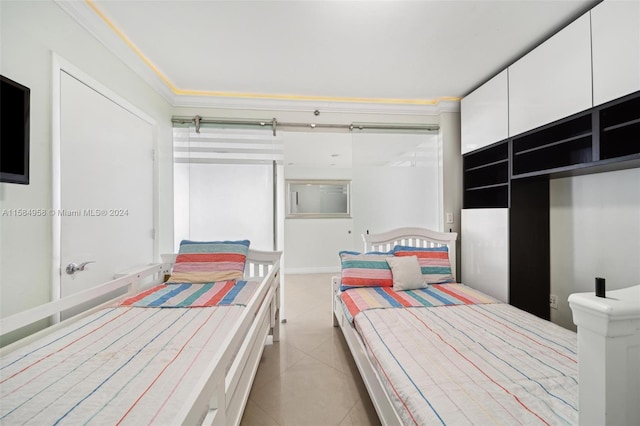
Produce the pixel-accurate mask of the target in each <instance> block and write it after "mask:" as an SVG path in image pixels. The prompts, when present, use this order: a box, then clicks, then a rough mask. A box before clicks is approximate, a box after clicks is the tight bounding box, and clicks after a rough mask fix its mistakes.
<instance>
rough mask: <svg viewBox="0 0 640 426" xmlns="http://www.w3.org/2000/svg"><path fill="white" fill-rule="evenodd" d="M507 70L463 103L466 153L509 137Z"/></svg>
mask: <svg viewBox="0 0 640 426" xmlns="http://www.w3.org/2000/svg"><path fill="white" fill-rule="evenodd" d="M507 89H508V81H507V70H506V69H505V70H504V71H502V72H501V73H500V74H498V75H496V76H495V77H493V78H492V79H491V80H489V81H487V82H486V83H485V84H483V85H482V86H480V87H479V88H477V89H476V90H474V91H473V92H472V93H470V94H469V95H467V96H465V98H464V99H462V101H461V102H460V116H461V122H462V153H463V154H466V153H467V152H471V151H473V150H475V149H478V148H482V147H483V146H487V145H490V144H492V143H494V142H498V141H501V140H503V139H506V138H507V137H508V136H509V129H508V125H509V109H508V105H509V103H508V98H507V96H508V92H507Z"/></svg>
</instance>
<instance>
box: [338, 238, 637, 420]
mask: <svg viewBox="0 0 640 426" xmlns="http://www.w3.org/2000/svg"><path fill="white" fill-rule="evenodd" d="M362 237H363V239H364V249H365V251H388V250H390V249H392V248H393V247H394V246H395V245H408V246H414V247H434V246H442V245H446V246H448V247H449V259H450V262H451V269H452V272H453V273H454V277H455V268H456V238H457V234H456V233H442V232H436V231H430V230H427V229H421V228H400V229H396V230H393V231H389V232H384V233H381V234H375V235H363V236H362ZM332 284H333V285H332V290H333V293H332V306H333V325H334V326H338V325H339V326H340V328H341V329H342V332H343V334H344V337H345V340H346V341H347V344H348V346H349V349H350V350H351V354H352V355H353V359H354V361H355V362H356V365H357V366H358V370H360V374H361V376H362V380H363V381H364V383H365V386H366V387H367V390H368V392H369V396H370V397H371V401H372V402H373V405H374V407H375V409H376V412H377V413H378V417H379V418H380V420H381V422H382V424H384V425H399V424H402V421H401V420H400V417H399V416H398V414H397V412H396V411H395V409H394V407H393V405H392V403H391V399H390V398H389V395H388V394H387V392H386V390H385V388H384V386H383V385H382V382H381V381H380V378H379V376H378V373H377V371H376V369H375V368H374V367H373V365H372V364H371V361H370V360H369V357H368V356H367V349H366V348H365V346H364V343H363V342H362V339H361V338H360V335H359V334H358V333H357V331H356V330H355V328H354V327H353V326H352V325H351V323H350V322H349V320H348V319H347V317H346V315H345V313H344V310H343V308H342V306H341V304H340V300H339V297H340V295H339V293H340V277H333V279H332ZM569 304H570V306H571V309H572V311H573V318H574V323H575V324H576V325H577V326H578V382H579V392H578V400H579V413H578V419H579V424H580V425H631V424H634V425H637V424H640V403H639V401H640V285H637V286H635V287H629V288H626V289H622V290H614V291H611V292H607V298H606V299H603V298H599V297H596V296H595V294H594V293H577V294H572V295H571V296H570V297H569Z"/></svg>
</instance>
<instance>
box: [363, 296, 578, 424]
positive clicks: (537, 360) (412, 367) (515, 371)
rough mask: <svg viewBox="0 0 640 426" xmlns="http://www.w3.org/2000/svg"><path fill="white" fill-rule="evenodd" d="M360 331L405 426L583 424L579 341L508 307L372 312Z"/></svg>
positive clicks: (492, 305)
mask: <svg viewBox="0 0 640 426" xmlns="http://www.w3.org/2000/svg"><path fill="white" fill-rule="evenodd" d="M355 325H356V328H357V329H358V331H359V332H360V335H361V336H362V338H363V340H364V342H365V345H366V346H367V349H368V352H369V357H370V359H371V360H372V363H373V364H374V366H375V368H376V369H377V370H378V373H379V375H380V377H381V378H382V381H383V385H384V386H385V387H386V389H387V392H388V393H389V395H391V398H392V402H393V404H394V406H395V407H396V410H397V411H398V412H399V414H400V416H401V418H402V421H403V422H404V423H405V424H408V425H436V424H441V425H456V426H457V425H469V424H476V425H488V424H504V425H519V424H526V425H529V424H542V425H544V424H548V425H575V424H577V422H578V411H577V408H578V405H577V404H578V401H577V397H578V381H577V377H578V371H577V366H578V364H577V354H576V347H577V339H576V334H575V333H574V332H572V331H569V330H566V329H564V328H561V327H559V326H557V325H555V324H553V323H551V322H549V321H544V320H542V319H540V318H537V317H535V316H533V315H531V314H528V313H526V312H524V311H521V310H519V309H517V308H514V307H513V306H511V305H508V304H504V303H495V304H476V305H459V306H443V307H438V308H428V309H422V308H418V309H371V310H367V311H364V312H361V313H360V314H358V316H356V317H355Z"/></svg>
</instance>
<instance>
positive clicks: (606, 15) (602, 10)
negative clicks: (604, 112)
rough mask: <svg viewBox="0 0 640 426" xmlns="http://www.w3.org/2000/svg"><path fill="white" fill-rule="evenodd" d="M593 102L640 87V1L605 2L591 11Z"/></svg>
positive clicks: (615, 96)
mask: <svg viewBox="0 0 640 426" xmlns="http://www.w3.org/2000/svg"><path fill="white" fill-rule="evenodd" d="M591 31H592V43H593V103H594V105H600V104H603V103H605V102H608V101H611V100H614V99H617V98H619V97H621V96H624V95H626V94H629V93H633V92H636V91H638V90H640V1H604V2H602V3H600V4H598V5H597V6H596V7H594V8H593V9H592V10H591Z"/></svg>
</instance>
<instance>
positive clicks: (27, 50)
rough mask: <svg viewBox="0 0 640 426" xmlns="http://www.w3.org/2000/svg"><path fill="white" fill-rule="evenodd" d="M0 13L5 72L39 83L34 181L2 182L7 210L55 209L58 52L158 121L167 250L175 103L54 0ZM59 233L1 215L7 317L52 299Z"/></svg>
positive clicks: (39, 220)
mask: <svg viewBox="0 0 640 426" xmlns="http://www.w3.org/2000/svg"><path fill="white" fill-rule="evenodd" d="M0 10H1V12H0V18H1V25H0V31H1V37H0V40H1V41H0V43H1V46H0V47H1V52H2V63H1V66H2V68H1V70H0V72H1V73H2V74H3V75H5V76H7V77H9V78H12V79H14V80H16V81H18V82H20V83H22V84H24V85H26V86H28V87H29V88H31V158H30V169H31V183H30V184H29V185H27V186H24V185H14V184H0V204H1V205H0V210H5V211H8V210H11V209H23V208H32V209H48V208H51V196H52V195H51V163H52V159H51V93H52V87H51V81H52V65H51V57H52V52H55V53H57V54H58V55H60V56H61V57H62V58H64V59H65V60H66V61H68V62H69V63H71V64H72V65H74V66H75V67H77V68H78V69H80V70H82V71H83V72H84V73H86V74H87V75H89V76H90V77H92V78H93V79H95V80H96V81H98V82H100V83H101V84H103V85H104V86H106V87H107V88H109V89H110V90H112V91H113V92H115V93H116V94H118V95H119V96H121V97H123V98H125V99H126V100H128V101H129V102H130V103H132V104H133V105H135V106H136V107H138V108H139V109H141V110H142V111H144V112H145V113H146V114H148V115H149V116H151V117H153V118H154V119H155V120H156V122H157V123H158V127H157V147H158V166H159V171H158V173H159V176H158V185H159V187H160V188H161V191H160V199H159V204H160V209H159V221H160V229H159V230H158V237H159V246H160V252H163V251H168V250H171V249H172V247H173V241H172V239H173V234H172V232H171V231H170V232H167V230H172V228H173V209H172V202H173V201H172V200H173V194H172V184H173V183H172V167H173V165H172V136H171V122H170V117H171V107H170V105H169V104H168V103H167V102H165V101H164V100H163V99H162V98H161V97H160V96H159V95H158V94H157V93H156V92H154V91H153V90H152V89H151V88H150V87H149V86H147V85H146V83H144V82H143V81H142V80H141V79H140V78H139V77H137V76H136V75H135V74H134V73H133V72H132V71H131V70H130V69H129V68H128V67H127V66H125V65H124V64H123V63H122V62H121V61H120V60H119V59H118V58H116V57H115V56H114V55H112V54H111V53H110V52H109V51H108V50H106V49H105V48H104V47H103V46H102V45H101V44H100V43H99V42H97V41H96V40H95V39H94V38H93V37H92V36H91V35H89V33H87V32H86V31H85V30H84V29H83V28H82V27H81V26H79V25H78V24H77V23H76V21H75V20H73V19H72V18H71V17H69V16H68V15H67V14H66V13H65V12H64V11H63V10H62V9H61V8H60V7H59V6H57V5H56V4H55V3H54V2H52V1H38V2H30V1H29V2H24V1H4V0H3V1H1V2H0ZM51 235H52V229H51V219H50V218H47V217H44V218H43V217H11V216H0V271H1V272H0V300H1V302H0V310H1V315H2V316H7V315H10V314H13V313H16V312H20V311H22V310H25V309H27V308H30V307H33V306H37V305H39V304H42V303H45V302H47V301H49V297H50V273H51V268H52V265H51V258H52V252H51V245H52V242H51ZM123 243H126V242H123ZM11 339H13V337H10V338H9V339H6V340H11ZM3 343H4V341H3Z"/></svg>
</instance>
